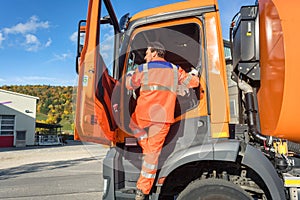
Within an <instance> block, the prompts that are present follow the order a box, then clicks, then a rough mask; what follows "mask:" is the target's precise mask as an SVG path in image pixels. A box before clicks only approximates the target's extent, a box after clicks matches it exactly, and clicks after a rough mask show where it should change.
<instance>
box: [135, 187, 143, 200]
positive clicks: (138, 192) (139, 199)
mask: <svg viewBox="0 0 300 200" xmlns="http://www.w3.org/2000/svg"><path fill="white" fill-rule="evenodd" d="M144 199H145V194H144V193H143V191H142V190H140V189H137V190H136V193H135V200H144Z"/></svg>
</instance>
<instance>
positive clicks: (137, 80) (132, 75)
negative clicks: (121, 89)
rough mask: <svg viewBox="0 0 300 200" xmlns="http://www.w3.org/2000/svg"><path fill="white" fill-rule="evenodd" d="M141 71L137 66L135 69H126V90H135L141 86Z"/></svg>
mask: <svg viewBox="0 0 300 200" xmlns="http://www.w3.org/2000/svg"><path fill="white" fill-rule="evenodd" d="M141 75H142V74H141V72H139V71H138V68H137V69H136V70H135V71H128V72H127V74H126V88H127V89H128V90H135V89H137V88H138V87H140V86H141Z"/></svg>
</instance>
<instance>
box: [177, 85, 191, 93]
mask: <svg viewBox="0 0 300 200" xmlns="http://www.w3.org/2000/svg"><path fill="white" fill-rule="evenodd" d="M176 94H177V95H180V96H186V95H187V96H189V95H190V90H189V88H187V87H186V86H185V85H178V86H177V90H176Z"/></svg>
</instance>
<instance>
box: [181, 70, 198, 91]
mask: <svg viewBox="0 0 300 200" xmlns="http://www.w3.org/2000/svg"><path fill="white" fill-rule="evenodd" d="M194 70H195V69H194ZM195 72H197V71H195ZM195 72H194V74H193V70H192V71H191V73H186V72H185V71H184V70H183V69H182V68H181V67H179V69H178V77H179V84H181V85H184V86H186V87H188V88H194V87H198V86H199V77H198V73H195Z"/></svg>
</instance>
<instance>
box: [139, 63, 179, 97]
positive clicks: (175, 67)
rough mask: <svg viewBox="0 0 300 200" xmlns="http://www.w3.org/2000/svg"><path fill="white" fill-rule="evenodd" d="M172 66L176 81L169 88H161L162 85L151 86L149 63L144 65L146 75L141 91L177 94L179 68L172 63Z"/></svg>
mask: <svg viewBox="0 0 300 200" xmlns="http://www.w3.org/2000/svg"><path fill="white" fill-rule="evenodd" d="M170 64H171V66H172V67H173V72H174V81H173V86H171V87H168V86H160V85H151V86H149V85H148V84H149V75H148V71H149V67H148V63H145V64H143V73H144V79H143V84H142V86H141V90H142V91H145V90H150V91H156V90H162V91H172V92H174V93H176V90H177V85H178V67H177V66H176V65H174V64H172V63H170Z"/></svg>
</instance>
